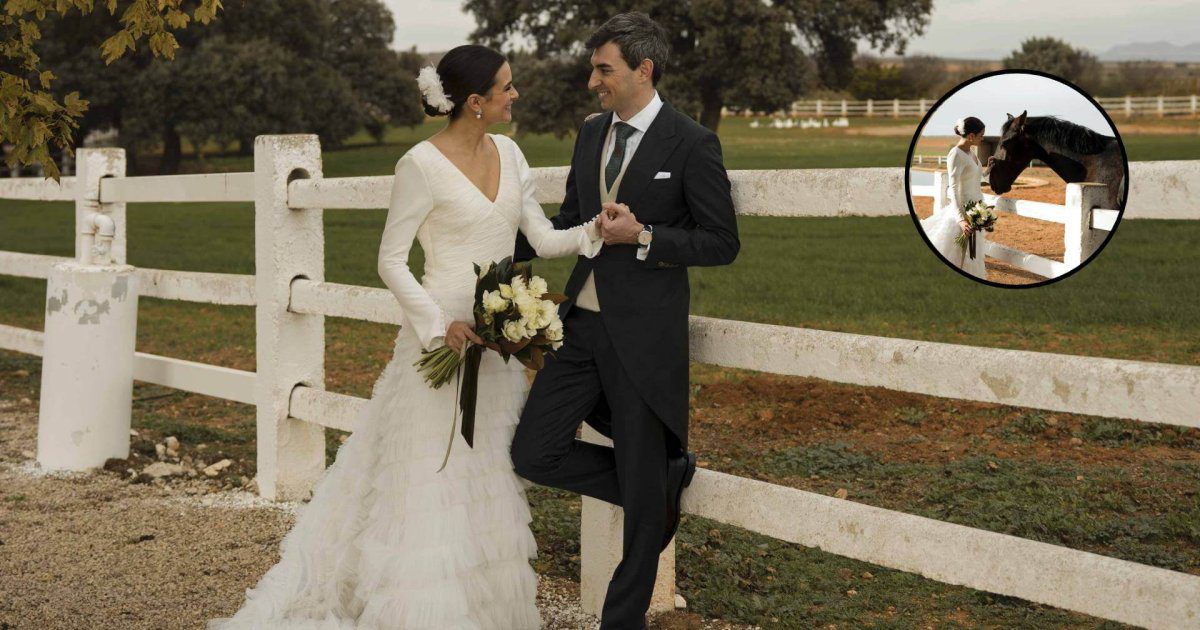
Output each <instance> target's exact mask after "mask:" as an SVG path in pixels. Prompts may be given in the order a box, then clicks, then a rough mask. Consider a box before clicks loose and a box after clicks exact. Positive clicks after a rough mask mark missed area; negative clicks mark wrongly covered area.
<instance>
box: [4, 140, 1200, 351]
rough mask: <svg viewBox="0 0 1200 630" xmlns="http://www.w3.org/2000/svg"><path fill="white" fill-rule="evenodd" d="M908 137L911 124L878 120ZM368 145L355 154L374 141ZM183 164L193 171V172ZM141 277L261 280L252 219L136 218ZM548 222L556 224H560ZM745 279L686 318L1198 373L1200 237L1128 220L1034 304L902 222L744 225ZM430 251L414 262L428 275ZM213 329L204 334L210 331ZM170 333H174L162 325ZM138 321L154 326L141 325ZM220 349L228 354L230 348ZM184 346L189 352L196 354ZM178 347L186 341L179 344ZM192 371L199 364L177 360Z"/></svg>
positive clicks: (43, 225)
mask: <svg viewBox="0 0 1200 630" xmlns="http://www.w3.org/2000/svg"><path fill="white" fill-rule="evenodd" d="M871 124H872V125H875V126H884V125H885V124H895V125H897V126H900V127H903V126H905V125H909V126H912V125H914V124H915V121H911V120H909V121H903V120H902V121H899V122H898V123H892V122H891V121H884V120H875V121H871ZM437 128H438V127H437V125H436V124H433V123H430V124H426V125H424V126H421V127H418V128H416V129H392V130H390V132H389V134H388V137H387V139H386V141H387V144H385V145H379V146H376V145H368V144H354V143H353V142H352V144H351V145H350V146H349V147H348V148H346V149H344V150H340V151H333V152H327V153H325V154H324V169H325V175H326V176H329V177H341V176H360V175H379V174H387V173H389V172H391V170H392V167H393V165H394V163H395V160H396V159H397V158H398V157H399V156H400V155H402V154H403V152H404V151H405V150H407V148H408V147H409V146H411V145H412V144H413V143H415V142H417V141H419V140H420V139H421V138H423V137H426V136H428V135H429V134H431V133H433V132H434V131H436V129H437ZM721 134H722V139H723V142H724V144H725V155H726V163H727V166H728V167H729V168H730V169H742V168H807V167H825V166H833V167H849V166H872V165H873V166H886V165H895V164H901V163H903V157H904V154H905V151H906V150H907V145H908V141H909V138H908V137H907V136H902V135H900V136H846V135H844V134H843V133H842V132H840V131H836V130H799V129H793V130H770V131H768V130H755V129H750V128H749V127H748V121H747V120H745V119H728V120H726V121H725V122H724V123H723V124H722V127H721ZM365 141H366V138H365V137H358V138H356V139H355V140H354V142H365ZM571 142H572V141H571V139H569V138H566V139H557V138H554V137H552V136H547V135H533V136H527V137H523V138H522V139H521V145H522V147H523V150H524V151H525V153H526V154H527V155H528V156H529V159H530V162H531V163H533V164H534V165H556V164H563V163H564V162H565V161H566V159H567V156H568V155H569V153H570V149H571ZM1127 143H1128V144H1129V145H1130V152H1131V154H1132V155H1131V158H1132V159H1161V158H1164V157H1168V158H1193V159H1195V158H1200V140H1198V139H1197V138H1195V137H1176V136H1140V137H1134V138H1130V139H1127ZM206 164H207V166H208V167H210V168H215V169H218V170H234V171H242V170H250V169H251V168H252V165H251V162H250V160H249V159H248V158H237V157H215V158H213V157H210V158H209V159H208V160H207V161H206ZM188 166H189V167H194V166H195V164H194V163H190V164H189V165H188ZM72 212H73V211H72V208H71V205H70V204H66V203H31V202H22V201H2V202H0V250H10V251H23V252H34V253H44V254H54V255H61V256H66V255H71V254H72V251H71V248H72V243H73V240H72V235H71V233H70V225H71V214H72ZM128 212H129V225H128V234H129V262H130V263H131V264H133V265H136V266H140V267H151V268H163V269H182V270H194V271H216V272H227V273H253V268H254V262H253V261H254V252H253V245H254V240H253V208H252V205H251V204H186V205H184V204H131V205H130V206H129V210H128ZM548 212H549V214H553V213H554V212H555V210H554V209H553V208H551V209H549V211H548ZM385 213H386V212H385V211H384V210H371V211H350V210H328V211H326V212H325V226H326V245H325V251H326V279H327V280H330V281H333V282H344V283H349V284H358V285H364V286H373V287H382V286H383V284H382V282H381V281H380V279H379V278H378V276H377V274H376V273H375V257H376V253H377V251H378V245H379V235H380V232H381V230H382V226H383V219H384V216H385ZM739 226H740V231H741V236H742V244H743V245H742V251H741V254H740V255H739V257H738V260H737V261H736V262H735V264H733V265H731V266H729V267H723V268H697V269H692V270H691V278H692V288H693V293H692V311H693V313H696V314H703V315H711V316H716V317H723V318H731V319H741V320H748V321H757V322H766V323H774V324H786V325H794V326H807V327H813V328H820V329H827V330H838V331H848V332H859V333H866V334H877V335H884V336H891V337H906V338H913V339H926V340H933V341H956V342H964V343H970V344H973V345H985V346H997V347H1008V348H1025V349H1050V350H1053V351H1057V352H1066V353H1074V354H1088V355H1102V356H1112V357H1120V358H1130V359H1142V360H1151V361H1166V362H1174V363H1189V364H1195V363H1198V362H1200V341H1197V340H1200V335H1198V334H1197V333H1198V332H1200V318H1198V317H1196V316H1195V313H1197V312H1200V297H1197V292H1196V291H1183V290H1178V289H1179V288H1180V287H1188V286H1191V287H1195V286H1197V280H1198V279H1200V271H1197V265H1196V264H1195V263H1196V262H1197V253H1196V251H1195V249H1194V248H1193V247H1191V246H1189V245H1188V244H1189V243H1195V242H1197V240H1198V238H1200V222H1194V221H1157V220H1144V221H1126V222H1123V223H1122V224H1121V226H1120V228H1119V229H1118V230H1117V232H1116V234H1115V235H1114V236H1113V238H1112V240H1111V241H1110V243H1109V244H1108V246H1107V247H1106V248H1105V250H1104V252H1103V254H1102V255H1101V256H1100V257H1098V258H1097V259H1096V260H1095V261H1094V262H1093V263H1091V264H1090V265H1088V266H1087V267H1086V268H1084V269H1082V270H1080V271H1079V272H1078V273H1076V274H1075V275H1073V276H1072V277H1070V278H1067V279H1066V280H1063V281H1061V282H1058V283H1055V284H1053V285H1050V286H1046V287H1042V288H1038V289H1034V290H1018V289H1001V288H996V287H988V286H983V285H978V284H976V283H974V282H972V281H969V280H967V279H966V278H963V277H962V276H959V275H958V274H956V273H955V272H953V271H951V270H949V269H948V268H946V267H945V266H943V264H942V263H941V262H940V261H938V260H937V258H936V257H934V256H933V255H932V254H931V253H930V252H929V251H928V249H927V248H926V246H925V245H924V243H923V242H922V241H921V239H920V238H919V237H918V236H917V234H916V233H915V232H916V229H915V227H914V226H913V225H912V222H911V221H910V220H909V219H908V218H810V219H793V218H763V217H745V218H742V219H740V220H739ZM419 261H420V253H419V248H418V253H417V255H416V260H415V261H414V262H415V263H416V264H417V265H418V266H419V264H420V262H419ZM571 264H572V263H571V261H570V260H556V261H541V262H539V263H538V264H537V269H538V272H539V273H541V274H544V275H546V276H547V277H548V278H549V279H550V280H551V282H552V283H553V284H554V285H558V286H561V284H562V283H563V282H565V278H566V275H567V273H568V272H569V269H570V266H571ZM0 296H2V298H3V299H0V322H4V323H8V324H13V325H19V326H24V327H28V328H36V329H40V328H41V327H42V326H41V318H42V315H41V310H42V304H43V302H44V298H45V296H44V282H42V281H40V280H27V279H18V278H10V277H6V276H0ZM229 310H230V309H228V308H216V307H210V308H196V307H195V306H194V305H190V304H179V303H176V304H169V303H163V304H155V301H154V300H146V301H145V305H144V307H143V309H142V315H141V319H140V324H139V327H140V328H141V330H143V331H146V333H147V334H146V335H142V334H139V347H142V344H143V342H145V343H149V344H151V345H158V344H156V343H152V342H150V341H149V339H148V337H149V335H150V334H153V336H154V337H159V334H160V326H157V325H156V324H155V322H153V321H152V320H153V319H154V318H156V317H160V316H161V317H165V318H167V319H168V320H169V327H170V328H172V329H177V330H178V331H180V332H181V333H182V331H183V330H184V329H186V328H188V327H190V326H192V325H195V326H205V325H206V323H207V321H206V320H208V319H210V318H211V317H212V316H213V314H214V313H217V312H227V311H229ZM201 318H203V320H205V321H199V320H200V319H201ZM164 323H165V322H164ZM143 324H144V325H143ZM213 332H214V334H216V335H217V337H218V339H217V340H216V341H214V344H215V345H217V346H220V345H230V344H229V342H235V343H234V344H233V345H238V344H240V345H243V346H245V347H247V348H249V349H252V348H253V332H252V331H240V332H234V331H225V332H223V331H222V330H221V329H219V328H218V329H217V330H214V331H213ZM222 342H225V343H224V344H223V343H222ZM179 344H182V345H183V346H187V345H188V342H187V341H186V339H181V340H180V341H179ZM172 345H176V344H172ZM182 350H183V351H184V352H185V353H187V354H188V355H189V356H188V357H187V358H195V359H203V358H204V357H203V355H199V354H193V353H190V352H188V351H187V349H186V348H183V349H182Z"/></svg>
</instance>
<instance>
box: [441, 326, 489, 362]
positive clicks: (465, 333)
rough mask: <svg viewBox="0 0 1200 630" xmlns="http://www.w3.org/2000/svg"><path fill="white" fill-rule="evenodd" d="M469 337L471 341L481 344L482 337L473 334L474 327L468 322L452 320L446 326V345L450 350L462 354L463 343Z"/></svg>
mask: <svg viewBox="0 0 1200 630" xmlns="http://www.w3.org/2000/svg"><path fill="white" fill-rule="evenodd" d="M467 339H470V340H471V342H472V343H477V344H479V345H483V339H480V338H479V335H476V334H475V327H474V325H473V324H471V323H470V322H463V321H454V322H450V325H449V326H447V327H446V345H447V346H449V347H450V349H451V350H453V351H455V352H457V353H459V354H462V351H463V343H464V342H465V341H466V340H467Z"/></svg>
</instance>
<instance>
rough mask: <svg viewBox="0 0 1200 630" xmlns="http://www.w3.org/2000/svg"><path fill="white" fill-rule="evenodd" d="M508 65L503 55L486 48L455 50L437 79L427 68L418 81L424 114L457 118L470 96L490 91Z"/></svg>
mask: <svg viewBox="0 0 1200 630" xmlns="http://www.w3.org/2000/svg"><path fill="white" fill-rule="evenodd" d="M507 61H508V59H506V58H505V57H504V55H502V54H500V53H499V52H497V51H495V50H492V49H491V48H488V47H487V46H479V45H476V44H467V45H464V46H457V47H455V48H452V49H451V50H450V52H448V53H446V54H445V55H444V56H443V57H442V60H441V61H439V62H438V65H437V74H436V75H434V74H433V73H432V72H430V70H432V68H426V69H425V70H422V71H421V75H420V76H419V77H418V80H417V83H418V84H419V85H420V87H421V104H422V105H423V106H424V107H425V113H426V114H428V115H430V116H449V117H450V118H451V119H454V118H458V116H459V115H460V114H462V111H463V104H464V103H466V102H467V97H468V96H470V95H472V94H487V93H488V92H489V91H491V89H492V86H494V85H495V84H496V73H497V72H498V71H499V70H500V66H503V65H504V64H505V62H507ZM437 82H440V86H439V85H436V84H435V83H437Z"/></svg>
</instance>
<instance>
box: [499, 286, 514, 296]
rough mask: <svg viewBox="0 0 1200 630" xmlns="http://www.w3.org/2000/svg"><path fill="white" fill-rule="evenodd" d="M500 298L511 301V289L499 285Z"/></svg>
mask: <svg viewBox="0 0 1200 630" xmlns="http://www.w3.org/2000/svg"><path fill="white" fill-rule="evenodd" d="M500 297H504V298H508V299H512V297H513V289H512V287H511V286H509V285H507V284H502V285H500Z"/></svg>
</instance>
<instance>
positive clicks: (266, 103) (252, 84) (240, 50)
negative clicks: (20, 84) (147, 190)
mask: <svg viewBox="0 0 1200 630" xmlns="http://www.w3.org/2000/svg"><path fill="white" fill-rule="evenodd" d="M107 28H109V26H108V25H106V24H105V23H104V22H103V21H102V20H97V19H94V16H88V19H86V20H85V19H83V18H81V17H80V16H71V18H70V19H68V18H63V19H59V20H53V21H50V23H49V24H47V32H48V33H50V32H52V33H53V34H52V35H51V36H48V37H47V40H50V41H52V42H53V45H52V46H50V47H48V49H47V54H46V57H45V58H46V60H47V63H54V64H55V65H56V67H57V66H61V67H62V71H61V76H62V78H63V82H62V85H63V86H69V87H70V88H71V89H76V90H79V91H81V92H83V93H86V94H94V95H95V96H94V98H93V111H92V112H89V115H88V116H85V117H84V118H83V120H82V123H81V126H82V127H83V129H81V132H80V134H79V135H80V137H81V136H82V134H83V133H85V132H86V131H87V130H88V129H92V128H96V127H106V126H110V125H111V126H115V127H117V128H118V129H120V132H121V144H122V146H124V148H125V149H126V155H127V158H128V161H129V170H130V172H131V173H138V172H147V171H148V170H149V168H148V167H147V165H146V164H145V162H144V160H143V158H142V154H143V152H150V151H155V150H157V149H158V148H159V147H161V150H162V158H161V160H159V162H158V168H157V172H159V173H174V172H178V169H179V168H180V163H181V160H182V157H183V155H182V147H183V139H184V138H186V139H188V140H190V141H191V142H192V143H193V145H196V146H198V147H199V146H202V145H203V144H204V143H205V142H207V141H210V140H212V141H216V142H218V143H219V144H220V145H221V146H225V147H227V146H231V145H233V144H234V143H236V144H237V146H238V148H239V151H240V153H242V154H244V155H248V154H250V152H251V151H252V150H253V146H254V143H253V139H254V137H255V136H256V135H259V134H264V133H300V132H312V133H316V134H317V135H318V136H319V137H320V138H321V142H322V144H323V145H324V146H326V147H338V146H340V145H341V144H342V143H343V142H344V141H345V139H346V138H348V137H350V136H351V135H353V133H354V132H355V131H356V130H357V129H358V128H359V127H360V126H364V125H365V126H366V127H367V129H368V131H370V132H371V133H372V134H373V135H374V136H375V137H376V139H380V138H381V137H382V133H383V129H384V128H385V126H386V125H388V124H402V125H414V124H418V123H420V122H421V121H422V120H423V116H422V112H421V110H420V108H419V107H420V105H419V97H418V94H417V90H416V81H415V73H413V72H410V71H409V70H408V68H409V67H410V66H411V65H413V64H414V63H419V62H418V61H416V60H414V59H412V57H413V56H414V55H415V52H406V53H397V52H395V51H392V50H391V49H390V48H389V46H388V44H389V42H390V41H391V39H392V33H393V31H394V29H395V25H394V22H393V21H392V17H391V13H390V12H388V10H387V9H386V7H385V6H384V5H382V4H381V3H380V2H379V1H378V0H255V1H254V2H248V3H243V4H238V5H234V6H230V7H228V8H226V9H225V10H224V14H223V15H222V19H221V20H220V21H217V22H214V23H213V24H212V25H211V26H209V27H208V28H206V29H203V30H197V31H194V32H189V33H185V34H181V37H180V38H179V44H180V48H179V52H178V55H177V59H176V60H175V61H174V62H173V63H172V64H171V66H170V68H169V70H170V71H168V68H166V67H163V68H158V67H155V66H156V65H161V64H157V63H156V62H155V60H154V59H153V58H152V57H150V56H148V55H145V54H141V53H135V54H132V55H129V56H127V57H126V58H124V59H121V60H120V61H119V62H117V63H114V64H113V65H111V66H106V65H103V64H100V63H98V62H95V61H94V60H93V59H92V57H90V56H88V55H79V54H78V51H80V50H85V49H87V48H88V47H89V46H91V45H92V44H91V43H90V42H92V41H94V40H95V38H96V34H97V33H100V32H104V31H105V29H107ZM418 57H419V56H418Z"/></svg>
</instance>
